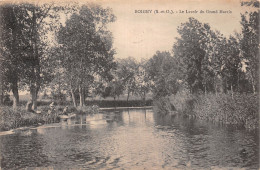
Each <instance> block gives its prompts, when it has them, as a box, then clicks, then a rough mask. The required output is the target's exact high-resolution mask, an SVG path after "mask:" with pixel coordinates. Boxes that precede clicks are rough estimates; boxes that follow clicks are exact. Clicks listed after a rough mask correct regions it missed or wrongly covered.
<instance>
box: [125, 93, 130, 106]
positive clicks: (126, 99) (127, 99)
mask: <svg viewBox="0 0 260 170" xmlns="http://www.w3.org/2000/svg"><path fill="white" fill-rule="evenodd" d="M129 95H130V92H129V91H128V92H127V98H126V103H127V105H128V100H129Z"/></svg>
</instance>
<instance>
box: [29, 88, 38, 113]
mask: <svg viewBox="0 0 260 170" xmlns="http://www.w3.org/2000/svg"><path fill="white" fill-rule="evenodd" d="M30 93H31V99H32V100H31V101H32V110H37V95H38V90H37V89H36V87H31V91H30Z"/></svg>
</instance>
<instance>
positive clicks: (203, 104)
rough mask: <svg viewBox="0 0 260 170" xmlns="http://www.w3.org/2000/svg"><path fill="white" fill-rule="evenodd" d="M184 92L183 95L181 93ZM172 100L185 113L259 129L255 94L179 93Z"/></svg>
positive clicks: (199, 117)
mask: <svg viewBox="0 0 260 170" xmlns="http://www.w3.org/2000/svg"><path fill="white" fill-rule="evenodd" d="M181 94H183V96H182V95H181ZM171 102H172V103H173V104H174V105H176V106H177V110H178V111H179V112H181V113H183V114H184V115H193V116H195V117H196V118H198V119H204V120H209V121H214V122H221V123H224V124H231V125H238V126H243V127H245V128H247V129H257V128H259V127H258V120H259V114H258V113H259V110H258V97H257V95H253V94H235V95H234V97H233V98H232V96H231V95H229V94H218V95H215V94H207V95H197V96H195V95H190V94H188V93H179V94H177V95H175V96H172V97H171Z"/></svg>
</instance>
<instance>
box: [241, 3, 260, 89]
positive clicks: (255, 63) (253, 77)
mask: <svg viewBox="0 0 260 170" xmlns="http://www.w3.org/2000/svg"><path fill="white" fill-rule="evenodd" d="M259 3H260V2H259V1H256V0H252V1H249V2H244V3H242V4H241V5H242V6H243V5H245V6H251V7H255V8H256V9H255V10H254V11H251V12H246V13H245V14H241V25H242V39H241V41H240V43H241V56H242V57H243V58H244V59H245V61H246V64H247V73H248V78H249V80H250V82H251V84H252V88H253V92H254V93H256V92H257V91H258V89H257V88H258V86H259Z"/></svg>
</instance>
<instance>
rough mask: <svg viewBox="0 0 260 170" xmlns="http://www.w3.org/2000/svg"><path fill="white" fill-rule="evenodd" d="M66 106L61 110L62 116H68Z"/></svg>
mask: <svg viewBox="0 0 260 170" xmlns="http://www.w3.org/2000/svg"><path fill="white" fill-rule="evenodd" d="M68 108H69V107H68V106H66V107H65V108H64V109H63V111H62V114H63V115H68Z"/></svg>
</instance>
